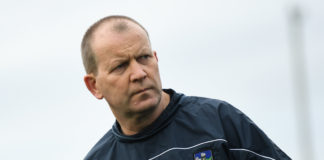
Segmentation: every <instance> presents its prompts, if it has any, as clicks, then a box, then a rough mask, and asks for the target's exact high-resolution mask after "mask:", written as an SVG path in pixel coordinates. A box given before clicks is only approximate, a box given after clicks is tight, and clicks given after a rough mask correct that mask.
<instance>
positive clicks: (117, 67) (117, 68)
mask: <svg viewBox="0 0 324 160" xmlns="http://www.w3.org/2000/svg"><path fill="white" fill-rule="evenodd" d="M126 65H127V64H126V63H122V64H120V65H118V66H116V67H115V68H114V69H113V71H121V70H122V69H124V68H125V67H126Z"/></svg>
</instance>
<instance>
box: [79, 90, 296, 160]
mask: <svg viewBox="0 0 324 160" xmlns="http://www.w3.org/2000/svg"><path fill="white" fill-rule="evenodd" d="M164 91H165V92H166V93H168V94H169V95H170V103H169V104H168V106H167V107H166V108H165V110H164V111H163V112H162V113H161V115H160V116H159V117H158V118H157V119H156V120H155V121H154V122H153V123H152V124H151V125H149V126H148V127H146V128H144V129H143V130H142V131H141V132H140V133H138V134H135V135H131V136H126V135H124V134H123V133H122V132H121V129H120V126H119V124H118V122H117V121H116V122H115V124H114V125H113V127H112V129H110V130H109V131H108V132H107V133H106V134H105V135H104V136H103V137H102V138H101V139H100V140H99V142H98V143H97V144H96V145H95V146H94V147H93V148H92V149H91V151H90V152H89V153H88V155H87V156H86V157H85V160H227V159H230V160H232V159H233V160H237V159H239V160H241V159H242V160H243V159H244V160H245V159H251V160H274V159H278V160H279V159H280V160H281V159H284V160H286V159H290V158H289V157H288V156H287V155H286V154H285V153H284V152H283V151H282V150H280V148H278V147H277V146H276V145H275V144H274V143H273V142H272V141H271V140H270V139H269V138H268V137H267V136H266V135H265V134H264V133H263V131H262V130H261V129H259V128H258V127H257V126H256V125H255V124H254V123H253V122H252V121H251V120H250V119H249V118H248V117H247V116H246V115H245V114H243V113H242V112H241V111H239V110H238V109H236V108H235V107H233V106H232V105H230V104H228V103H227V102H224V101H220V100H215V99H209V98H203V97H193V96H185V95H183V94H180V93H176V92H175V91H174V90H172V89H165V90H164Z"/></svg>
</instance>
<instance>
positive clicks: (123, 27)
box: [81, 15, 151, 74]
mask: <svg viewBox="0 0 324 160" xmlns="http://www.w3.org/2000/svg"><path fill="white" fill-rule="evenodd" d="M110 23H112V26H111V27H112V28H110V29H111V31H113V32H116V33H121V32H124V31H127V30H128V29H129V28H131V27H133V26H131V25H130V24H134V25H136V26H139V27H140V28H141V29H142V30H143V31H144V32H145V34H146V36H147V39H148V41H149V43H151V42H150V38H149V34H148V32H147V30H146V29H145V28H144V27H143V26H142V25H141V24H140V23H138V22H137V21H136V20H134V19H132V18H130V17H127V16H121V15H112V16H107V17H104V18H102V19H100V20H98V21H97V22H95V23H94V24H93V25H91V26H90V27H89V29H88V30H87V31H86V33H85V34H84V36H83V39H82V42H81V52H82V59H83V65H84V67H85V69H86V72H87V73H88V74H89V73H94V74H96V72H97V61H96V55H95V52H94V51H93V48H92V41H93V38H94V35H95V33H96V31H98V29H99V28H100V27H102V26H105V25H109V24H110Z"/></svg>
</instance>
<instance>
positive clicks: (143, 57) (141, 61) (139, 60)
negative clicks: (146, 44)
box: [138, 55, 150, 63]
mask: <svg viewBox="0 0 324 160" xmlns="http://www.w3.org/2000/svg"><path fill="white" fill-rule="evenodd" d="M149 58H150V55H143V56H140V57H139V58H138V62H140V63H145V62H147V60H148V59H149Z"/></svg>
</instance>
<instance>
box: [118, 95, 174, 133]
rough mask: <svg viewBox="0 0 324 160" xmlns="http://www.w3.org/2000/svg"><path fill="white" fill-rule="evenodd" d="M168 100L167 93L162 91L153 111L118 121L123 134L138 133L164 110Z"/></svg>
mask: <svg viewBox="0 0 324 160" xmlns="http://www.w3.org/2000/svg"><path fill="white" fill-rule="evenodd" d="M169 102H170V96H169V94H167V93H165V92H164V91H162V96H161V101H160V103H159V106H158V107H157V108H156V109H154V111H153V112H152V113H150V114H146V115H141V116H139V117H134V118H133V119H128V120H127V121H124V123H123V122H122V123H121V122H119V123H120V127H121V130H122V132H123V134H125V135H134V134H137V133H139V132H140V131H141V130H142V129H143V128H145V127H147V126H148V125H150V124H152V123H153V122H154V121H155V120H156V119H157V118H158V117H159V116H160V115H161V113H162V112H163V111H164V109H165V108H166V107H167V105H168V104H169Z"/></svg>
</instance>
